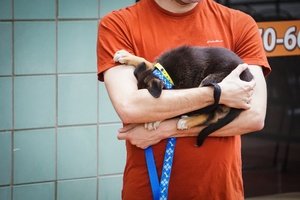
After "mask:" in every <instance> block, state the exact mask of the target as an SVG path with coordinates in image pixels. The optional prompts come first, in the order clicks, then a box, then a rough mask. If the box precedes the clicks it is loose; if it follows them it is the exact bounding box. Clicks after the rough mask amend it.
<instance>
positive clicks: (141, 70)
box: [133, 62, 147, 80]
mask: <svg viewBox="0 0 300 200" xmlns="http://www.w3.org/2000/svg"><path fill="white" fill-rule="evenodd" d="M146 69H147V66H146V63H144V62H142V63H140V64H138V66H137V67H136V68H135V69H134V72H133V73H134V76H135V77H136V79H137V80H139V79H140V76H141V75H142V74H143V73H144V72H145V71H146Z"/></svg>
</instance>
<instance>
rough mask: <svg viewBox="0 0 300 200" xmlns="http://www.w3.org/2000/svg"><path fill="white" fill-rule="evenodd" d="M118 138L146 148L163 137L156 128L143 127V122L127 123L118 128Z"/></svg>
mask: <svg viewBox="0 0 300 200" xmlns="http://www.w3.org/2000/svg"><path fill="white" fill-rule="evenodd" d="M118 139H119V140H128V141H129V142H130V143H131V144H132V145H135V146H137V147H139V148H142V149H146V148H147V147H149V146H151V145H154V144H157V143H158V142H160V141H161V140H162V139H164V138H162V136H161V133H160V132H158V131H156V130H153V131H149V130H147V129H145V127H144V124H129V125H125V126H124V127H123V128H121V129H119V134H118Z"/></svg>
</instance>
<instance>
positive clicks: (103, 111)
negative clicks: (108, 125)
mask: <svg viewBox="0 0 300 200" xmlns="http://www.w3.org/2000/svg"><path fill="white" fill-rule="evenodd" d="M98 84H99V121H100V122H102V123H103V122H121V119H120V118H119V116H118V114H117V112H116V111H115V109H114V107H113V105H112V103H111V101H110V99H109V96H108V94H107V91H106V89H105V85H104V84H103V83H101V82H99V83H98Z"/></svg>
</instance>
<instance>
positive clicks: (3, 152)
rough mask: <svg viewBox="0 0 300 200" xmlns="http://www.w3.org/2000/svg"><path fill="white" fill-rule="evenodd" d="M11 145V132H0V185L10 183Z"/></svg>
mask: <svg viewBox="0 0 300 200" xmlns="http://www.w3.org/2000/svg"><path fill="white" fill-rule="evenodd" d="M11 145H12V144H11V132H0V160H1V162H0V185H9V184H10V183H11V161H12V151H11V149H12V146H11ZM0 197H1V195H0ZM0 199H2V198H0Z"/></svg>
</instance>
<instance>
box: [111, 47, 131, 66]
mask: <svg viewBox="0 0 300 200" xmlns="http://www.w3.org/2000/svg"><path fill="white" fill-rule="evenodd" d="M131 55H132V54H131V53H129V52H128V51H126V50H119V51H117V52H116V53H115V55H114V61H115V62H119V63H121V64H126V59H125V58H126V57H128V56H131Z"/></svg>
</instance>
